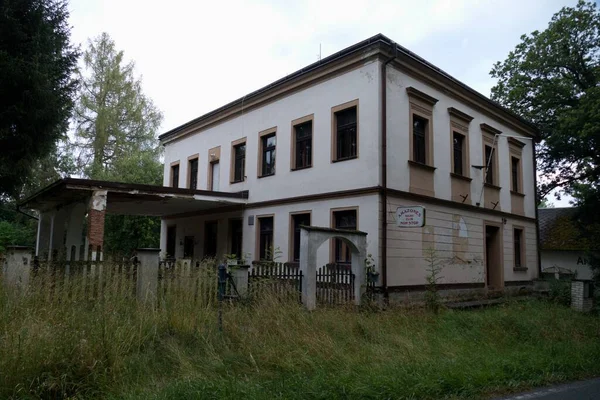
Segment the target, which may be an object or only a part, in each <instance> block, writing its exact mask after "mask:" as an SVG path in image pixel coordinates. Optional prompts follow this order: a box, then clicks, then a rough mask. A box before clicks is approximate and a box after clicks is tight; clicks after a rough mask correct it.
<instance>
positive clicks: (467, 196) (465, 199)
mask: <svg viewBox="0 0 600 400" xmlns="http://www.w3.org/2000/svg"><path fill="white" fill-rule="evenodd" d="M459 196H460V197H462V199H463V200H462V202H463V203H464V202H465V201H467V199H468V198H469V194H465V195H464V196H463V195H462V194H459Z"/></svg>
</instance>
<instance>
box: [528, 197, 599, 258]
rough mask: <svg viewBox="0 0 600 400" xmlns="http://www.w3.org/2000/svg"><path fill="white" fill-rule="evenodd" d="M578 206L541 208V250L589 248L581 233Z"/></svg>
mask: <svg viewBox="0 0 600 400" xmlns="http://www.w3.org/2000/svg"><path fill="white" fill-rule="evenodd" d="M576 218H577V208H574V207H569V208H540V209H538V223H539V226H540V249H541V250H564V251H570V250H588V249H589V244H588V243H587V240H586V239H584V238H583V237H582V235H581V232H580V230H579V228H578V223H577V220H576Z"/></svg>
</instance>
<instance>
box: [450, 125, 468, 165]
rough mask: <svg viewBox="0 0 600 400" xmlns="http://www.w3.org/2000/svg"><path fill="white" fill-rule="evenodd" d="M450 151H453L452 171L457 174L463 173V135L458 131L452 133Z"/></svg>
mask: <svg viewBox="0 0 600 400" xmlns="http://www.w3.org/2000/svg"><path fill="white" fill-rule="evenodd" d="M452 142H453V143H452V144H453V147H452V151H453V156H454V157H453V161H454V168H453V171H452V172H454V173H455V174H457V175H461V176H462V175H465V173H464V172H465V171H464V166H465V164H466V163H465V155H466V154H465V153H466V152H465V136H464V135H461V134H460V133H458V132H454V133H453V134H452Z"/></svg>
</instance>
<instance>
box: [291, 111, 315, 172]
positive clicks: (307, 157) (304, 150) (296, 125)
mask: <svg viewBox="0 0 600 400" xmlns="http://www.w3.org/2000/svg"><path fill="white" fill-rule="evenodd" d="M292 126H293V128H292V129H293V130H292V135H293V136H292V146H293V147H292V169H302V168H309V167H312V140H313V120H312V115H310V116H308V117H304V118H301V119H299V120H296V121H293V122H292Z"/></svg>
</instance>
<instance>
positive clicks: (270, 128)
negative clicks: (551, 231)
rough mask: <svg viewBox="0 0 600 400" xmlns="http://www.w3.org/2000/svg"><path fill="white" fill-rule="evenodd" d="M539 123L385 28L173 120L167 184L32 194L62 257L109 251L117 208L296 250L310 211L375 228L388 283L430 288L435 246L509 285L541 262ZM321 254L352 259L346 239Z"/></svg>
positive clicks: (257, 249) (78, 185) (399, 288)
mask: <svg viewBox="0 0 600 400" xmlns="http://www.w3.org/2000/svg"><path fill="white" fill-rule="evenodd" d="M537 138H538V131H537V130H536V128H535V126H532V125H531V124H530V123H528V122H527V121H525V120H523V119H522V118H520V117H519V116H518V115H515V114H513V113H511V112H509V111H507V110H506V109H504V108H502V107H501V106H499V105H498V104H496V103H495V102H493V101H491V100H490V99H488V98H487V97H485V96H483V95H481V94H479V93H477V92H476V91H475V90H473V89H471V88H469V87H468V86H466V85H464V84H463V83H461V82H459V81H457V80H456V79H454V78H452V77H451V76H449V75H448V74H447V73H445V72H444V71H442V70H440V69H439V68H436V67H435V66H433V65H431V64H430V63H428V62H427V61H425V60H423V59H422V58H420V57H419V56H417V55H416V54H414V53H412V52H410V51H408V50H407V49H405V48H403V47H401V46H399V45H397V44H396V43H394V42H393V41H391V40H390V39H388V38H387V37H385V36H383V35H376V36H374V37H371V38H369V39H367V40H364V41H362V42H360V43H357V44H355V45H353V46H351V47H348V48H346V49H344V50H342V51H340V52H338V53H336V54H333V55H331V56H329V57H327V58H324V59H322V60H320V61H318V62H316V63H314V64H311V65H309V66H307V67H306V68H303V69H301V70H299V71H297V72H295V73H293V74H291V75H289V76H286V77H284V78H282V79H280V80H278V81H275V82H273V83H272V84H270V85H268V86H266V87H264V88H262V89H259V90H257V91H255V92H253V93H249V94H247V95H245V96H244V97H242V98H240V99H238V100H235V101H233V102H231V103H229V104H226V105H224V106H222V107H221V108H219V109H216V110H214V111H212V112H210V113H208V114H205V115H203V116H200V117H198V118H196V119H194V120H192V121H189V122H188V123H186V124H184V125H182V126H179V127H177V128H175V129H172V130H170V131H168V132H166V133H164V134H163V135H161V136H160V138H159V139H160V142H161V143H162V145H164V149H165V151H164V157H165V160H164V161H165V163H164V165H165V171H164V186H162V187H156V186H146V185H128V184H121V183H115V182H99V181H90V180H80V179H71V178H68V179H64V180H61V181H58V182H56V183H55V184H53V185H50V186H48V187H47V188H45V189H43V190H42V191H40V192H39V193H37V194H35V195H34V196H31V197H29V198H27V199H25V200H24V201H23V202H21V203H20V204H21V206H23V207H29V208H33V209H37V210H38V211H39V212H40V218H39V228H38V241H37V249H36V251H37V253H38V254H42V253H43V252H47V253H48V254H49V256H50V257H51V256H52V254H53V251H56V249H57V248H59V247H60V248H64V249H65V250H66V254H67V257H82V256H85V257H87V256H89V254H90V251H89V250H88V249H91V251H92V253H94V254H96V256H98V255H100V256H102V246H103V234H104V215H105V213H107V212H108V213H121V214H138V215H155V216H160V217H161V219H162V226H161V243H160V247H161V249H162V254H163V256H174V257H177V258H182V257H185V258H193V259H201V258H203V257H218V258H219V259H223V257H224V256H225V255H226V254H235V255H237V257H238V258H242V259H244V260H246V261H247V262H250V261H253V260H260V259H265V258H268V259H271V258H275V259H277V260H278V261H292V262H293V261H297V260H298V258H299V255H300V251H299V246H300V229H299V227H300V226H301V225H311V226H320V227H332V228H341V229H352V230H360V231H363V232H366V233H367V246H368V249H367V250H368V253H370V254H371V255H372V257H373V259H374V263H375V267H376V269H377V270H378V271H379V272H380V279H379V282H378V285H379V286H381V287H382V289H383V291H384V292H385V293H391V292H394V291H395V292H400V293H405V292H410V291H413V290H420V289H423V288H424V285H425V283H426V275H427V258H428V256H431V255H432V252H431V251H432V249H433V250H435V259H436V260H435V261H436V263H439V264H440V265H443V270H442V273H441V284H442V286H443V287H445V288H448V289H477V288H481V289H484V288H487V289H503V288H504V287H506V286H515V285H517V286H522V285H525V284H527V283H530V282H531V281H532V279H534V278H536V277H538V275H539V261H538V260H539V257H538V247H537V224H536V207H535V205H536V204H535V153H534V142H535V140H537ZM402 206H422V207H424V209H425V214H426V215H425V217H426V218H425V224H424V226H422V227H420V226H417V227H410V228H409V227H401V224H399V223H398V221H397V217H396V211H397V209H399V208H400V207H402ZM86 215H87V217H86ZM84 218H87V224H86V226H87V228H86V229H87V233H86V235H85V236H86V242H85V243H82V241H81V238H82V226H83V225H82V221H83V219H84ZM88 245H89V246H88ZM317 256H318V263H319V265H324V264H326V263H329V262H338V263H344V262H349V261H350V259H351V257H350V251H349V248H348V247H347V246H346V245H345V244H344V242H342V241H340V240H332V241H331V243H330V244H324V245H322V246H321V248H320V249H319V250H318V253H317Z"/></svg>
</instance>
